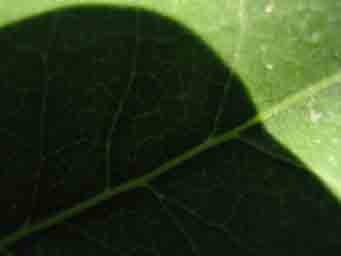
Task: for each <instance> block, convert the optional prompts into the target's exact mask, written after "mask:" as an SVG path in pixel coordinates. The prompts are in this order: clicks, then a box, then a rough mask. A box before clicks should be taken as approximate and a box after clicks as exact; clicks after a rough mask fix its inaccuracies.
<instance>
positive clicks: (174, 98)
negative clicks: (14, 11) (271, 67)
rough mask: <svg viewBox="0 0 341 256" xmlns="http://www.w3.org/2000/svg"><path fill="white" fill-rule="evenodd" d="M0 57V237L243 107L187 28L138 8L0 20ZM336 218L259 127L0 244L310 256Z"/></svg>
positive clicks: (249, 110)
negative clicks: (147, 182)
mask: <svg viewBox="0 0 341 256" xmlns="http://www.w3.org/2000/svg"><path fill="white" fill-rule="evenodd" d="M0 56H1V64H0V90H1V93H0V109H1V110H0V111H1V115H0V124H1V126H0V142H1V144H0V147H1V154H0V175H1V176H0V177H1V178H0V187H1V190H0V191H1V193H0V202H1V212H0V216H1V223H0V240H1V239H4V238H6V237H7V236H8V235H9V234H10V233H11V232H13V231H15V230H16V229H17V228H19V227H20V226H21V225H23V224H24V223H31V224H32V225H34V224H35V223H40V222H41V221H45V220H46V218H48V217H50V216H54V215H55V214H59V213H60V212H63V210H65V209H67V208H69V207H73V206H75V205H77V203H79V202H81V201H84V200H87V199H89V198H91V197H93V196H95V195H97V194H98V193H101V192H102V191H103V190H104V189H105V188H107V187H109V186H110V187H114V186H117V185H119V184H122V183H124V182H127V181H129V180H130V179H132V178H134V177H138V176H141V175H144V174H146V173H147V172H149V171H152V170H153V169H155V168H156V167H158V166H160V165H161V164H162V163H164V162H166V161H167V160H169V159H172V158H173V157H175V156H177V155H180V154H182V153H183V152H184V151H185V150H187V149H189V148H191V147H193V146H195V145H198V144H200V143H202V142H204V141H205V140H206V139H207V138H208V136H209V135H210V136H214V135H217V134H221V133H222V132H225V131H228V130H231V129H233V128H235V127H237V126H238V125H241V124H243V123H245V122H246V121H247V120H249V119H250V118H252V117H253V116H254V115H255V114H256V109H255V107H254V106H253V104H252V101H251V99H250V98H249V96H248V94H247V91H246V90H245V88H244V86H243V83H242V81H241V79H239V78H238V75H236V74H234V73H233V71H232V70H230V69H229V67H228V66H226V65H225V64H224V63H223V62H222V60H221V59H220V58H219V57H218V56H217V55H215V53H214V52H213V50H211V49H210V47H209V46H208V45H206V44H205V42H204V41H203V40H202V39H200V37H199V36H198V35H195V34H194V33H193V32H191V31H190V30H189V29H187V28H185V27H184V26H183V25H181V24H179V23H177V22H175V21H172V20H170V19H169V18H165V17H162V16H160V15H158V14H156V13H152V12H149V11H145V10H140V9H130V8H119V7H112V6H84V7H78V8H70V9H60V10H56V11H53V12H49V13H46V14H43V15H41V16H39V17H32V18H29V19H26V20H23V21H20V22H18V23H16V24H11V25H8V26H7V27H3V28H2V29H1V31H0ZM245 138H249V139H248V140H245ZM253 140H262V141H263V145H266V148H265V150H262V149H261V148H259V147H255V146H254V145H253V144H252V143H247V142H249V141H253ZM340 213H341V212H340V208H339V206H338V204H337V202H336V200H335V199H334V198H333V197H332V196H331V195H330V194H329V193H328V191H327V190H326V189H325V188H324V187H323V186H322V184H321V183H320V182H319V181H318V179H317V178H316V177H314V176H312V174H311V173H309V172H308V171H307V170H306V168H305V167H304V165H303V164H302V163H301V162H300V161H299V159H296V158H295V156H293V155H292V154H291V153H290V152H288V150H287V149H285V148H284V147H282V146H281V145H280V144H279V143H278V142H276V141H275V140H274V139H273V138H271V136H270V135H269V134H267V132H266V131H265V130H264V129H263V128H262V127H261V125H259V126H257V127H252V128H250V129H248V130H247V131H245V133H244V134H242V135H241V136H240V137H238V138H236V139H233V140H230V141H228V142H226V143H224V144H221V145H218V146H216V147H213V148H210V149H208V150H207V151H205V152H203V153H201V154H198V155H196V156H194V157H193V158H191V159H189V160H187V161H185V162H184V163H182V164H180V165H179V166H176V167H175V168H173V169H171V170H170V171H169V172H167V173H165V174H164V175H161V176H160V177H157V178H156V179H154V180H153V181H152V182H151V183H150V187H149V188H139V189H136V190H132V191H129V192H125V193H121V194H118V195H116V196H114V197H112V199H110V200H107V201H105V202H101V203H100V204H98V205H97V206H96V207H94V208H91V209H87V210H85V211H84V212H82V213H81V214H80V215H77V216H74V217H73V218H70V219H67V220H65V221H63V222H61V223H58V224H57V225H55V226H53V227H50V228H48V229H46V230H42V231H40V232H35V233H33V234H31V235H29V236H28V237H25V238H22V239H20V240H18V241H15V242H13V243H11V244H9V245H8V246H6V250H8V251H10V252H12V253H13V254H14V255H74V254H75V253H79V254H83V255H94V254H98V255H218V254H219V255H227V254H228V255H289V254H293V255H322V253H324V254H325V253H328V252H331V251H332V250H333V249H340V248H341V242H340V237H341V231H340V230H341V229H340V226H341V221H340V217H339V216H340Z"/></svg>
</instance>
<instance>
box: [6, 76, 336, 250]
mask: <svg viewBox="0 0 341 256" xmlns="http://www.w3.org/2000/svg"><path fill="white" fill-rule="evenodd" d="M338 82H341V71H340V72H337V73H335V74H334V75H332V76H329V77H327V78H324V79H322V80H320V81H318V82H316V83H313V84H311V85H310V86H308V87H307V88H305V89H303V90H301V91H299V92H298V93H296V94H293V95H290V96H288V97H286V98H285V99H284V100H282V101H281V102H280V103H278V104H276V105H274V106H273V107H271V108H270V109H269V110H268V111H264V112H261V113H258V114H256V115H255V116H254V117H253V118H251V119H249V120H248V121H246V122H245V123H244V124H242V125H240V126H238V127H236V128H234V129H232V130H229V131H226V132H224V133H222V134H221V135H218V136H214V137H209V138H207V139H206V140H205V141H204V142H202V143H201V144H198V145H196V146H194V147H192V148H190V149H188V150H187V151H185V152H183V153H182V154H180V155H178V156H176V157H174V158H172V159H170V160H168V161H166V162H165V163H163V164H162V165H160V166H159V167H158V168H156V169H154V170H153V171H151V172H149V173H147V174H145V175H143V176H141V177H138V178H134V179H131V180H128V181H127V182H125V183H123V184H121V185H119V186H116V187H113V188H110V189H106V190H105V191H103V192H101V193H99V194H97V195H96V196H94V197H91V198H89V199H88V200H85V201H83V202H80V203H79V204H77V205H76V206H74V207H72V208H68V209H66V210H62V211H61V212H60V213H59V214H56V215H55V216H52V217H49V218H47V219H46V220H44V221H42V222H40V223H37V224H33V225H24V226H23V227H21V228H19V229H18V230H17V231H15V232H13V233H11V234H9V235H8V236H6V237H4V238H3V239H1V240H0V252H1V251H4V250H5V249H6V247H8V246H10V245H13V244H14V243H15V242H17V241H18V240H20V239H23V238H25V237H27V236H29V235H31V234H32V233H35V232H38V231H42V230H45V229H47V228H49V227H52V226H55V225H57V224H60V223H63V222H64V221H65V220H67V219H69V218H71V217H74V216H76V215H78V214H80V213H82V212H84V211H86V210H87V209H89V208H92V207H94V206H97V205H98V204H100V203H101V202H103V201H105V200H109V199H110V198H112V197H113V196H115V195H118V194H120V193H123V192H127V191H130V190H134V189H137V188H145V187H147V186H148V184H149V183H150V182H151V181H152V180H154V179H156V178H157V177H159V176H160V175H162V174H165V173H167V172H169V171H170V170H172V169H173V168H174V167H176V166H178V165H180V164H182V163H183V162H184V161H186V160H189V159H191V158H193V157H195V156H196V155H198V154H200V153H202V152H204V151H206V150H208V149H209V148H211V147H215V146H218V145H220V144H222V143H225V142H228V141H230V140H232V139H236V138H238V137H239V135H240V134H241V132H243V131H245V130H247V129H249V128H251V127H253V126H255V125H257V124H260V123H262V122H265V121H266V120H268V119H270V118H272V117H273V116H275V115H277V114H279V113H281V112H283V111H285V110H287V109H289V108H290V107H291V106H293V105H295V104H297V103H299V102H301V101H303V100H305V99H307V98H309V97H312V96H314V95H316V94H318V93H319V92H321V91H322V90H324V89H327V88H329V87H330V86H332V85H333V84H335V83H338Z"/></svg>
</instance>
